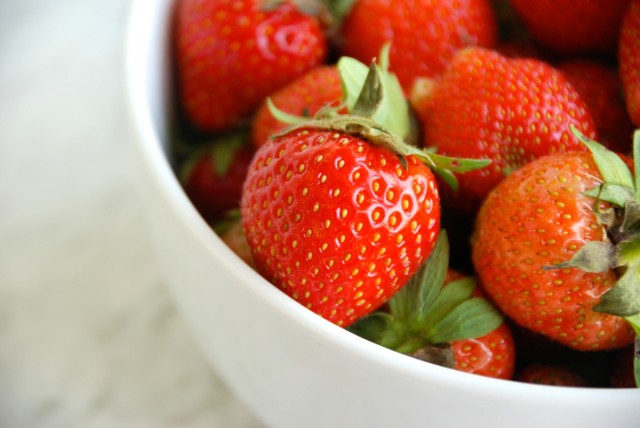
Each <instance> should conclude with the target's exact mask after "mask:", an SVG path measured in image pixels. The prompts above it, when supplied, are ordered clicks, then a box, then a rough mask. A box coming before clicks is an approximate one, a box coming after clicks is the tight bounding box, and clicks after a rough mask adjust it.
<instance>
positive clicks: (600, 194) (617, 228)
mask: <svg viewBox="0 0 640 428" xmlns="http://www.w3.org/2000/svg"><path fill="white" fill-rule="evenodd" d="M571 132H572V133H573V134H574V135H575V136H576V137H577V138H578V139H580V141H582V142H583V143H584V144H585V145H586V146H587V147H588V148H589V150H590V151H591V153H592V155H593V159H594V161H595V163H596V165H597V167H598V170H599V171H600V174H601V175H602V179H603V183H602V184H600V185H599V186H597V187H595V188H593V189H589V190H587V191H586V192H584V194H585V195H586V196H589V197H592V198H593V199H594V200H595V203H594V205H593V206H594V213H595V214H596V216H597V218H598V221H599V222H600V224H602V225H603V226H604V227H605V228H606V230H607V236H608V238H609V240H608V241H592V242H588V243H586V244H585V245H584V246H583V247H582V248H581V249H580V250H578V251H577V252H576V254H575V255H574V256H573V257H572V258H571V260H569V261H567V262H564V263H559V264H557V265H553V266H549V267H547V269H556V268H563V267H576V268H579V269H582V270H584V271H586V272H607V271H609V270H610V269H615V271H616V272H617V273H618V281H617V282H616V284H615V285H614V286H613V287H612V288H611V289H609V291H607V292H606V293H605V294H604V295H603V296H602V298H601V300H600V303H598V304H597V305H596V306H595V307H594V308H593V309H594V310H595V311H598V312H604V313H608V314H611V315H616V316H620V317H624V318H625V319H626V320H627V321H628V322H629V324H630V325H631V326H632V327H633V328H634V330H635V332H636V340H635V357H634V372H635V380H636V384H637V385H638V386H640V129H638V130H636V131H635V133H634V136H633V169H634V171H633V173H632V172H631V171H630V170H629V168H628V167H627V164H626V163H625V162H624V161H622V159H620V157H619V156H618V155H616V154H615V153H613V152H611V151H609V150H607V149H606V148H605V147H603V146H602V145H600V144H599V143H597V142H595V141H593V140H591V139H590V138H588V137H586V136H585V135H583V134H582V133H581V132H580V131H578V130H577V129H576V128H575V127H573V126H572V127H571ZM600 202H608V203H609V204H611V206H610V207H609V208H604V209H603V208H600Z"/></svg>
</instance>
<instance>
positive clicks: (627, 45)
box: [618, 0, 640, 127]
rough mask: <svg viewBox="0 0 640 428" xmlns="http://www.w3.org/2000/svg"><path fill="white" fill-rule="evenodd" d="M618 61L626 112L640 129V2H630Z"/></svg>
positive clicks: (635, 0) (623, 24)
mask: <svg viewBox="0 0 640 428" xmlns="http://www.w3.org/2000/svg"><path fill="white" fill-rule="evenodd" d="M618 60H619V63H620V76H621V78H622V84H623V87H624V93H625V97H626V101H627V110H628V111H629V115H630V116H631V120H632V121H633V123H634V124H635V125H636V126H638V127H640V0H634V1H632V2H631V4H630V6H629V10H628V11H627V14H626V15H625V18H624V21H623V23H622V30H621V32H620V44H619V50H618Z"/></svg>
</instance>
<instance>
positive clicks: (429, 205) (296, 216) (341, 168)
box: [242, 126, 440, 326]
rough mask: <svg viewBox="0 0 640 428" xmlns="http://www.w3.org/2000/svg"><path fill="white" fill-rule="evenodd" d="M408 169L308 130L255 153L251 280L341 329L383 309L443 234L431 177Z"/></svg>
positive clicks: (249, 216) (248, 213)
mask: <svg viewBox="0 0 640 428" xmlns="http://www.w3.org/2000/svg"><path fill="white" fill-rule="evenodd" d="M406 162H407V166H406V168H404V167H403V166H402V164H401V163H400V161H399V160H398V158H397V155H396V154H395V153H393V152H391V151H389V150H387V149H385V148H382V147H376V146H373V145H371V144H369V143H368V142H367V141H366V140H364V139H362V138H359V137H356V136H352V135H350V134H348V133H346V132H338V131H336V130H333V129H326V130H325V129H314V128H313V127H312V126H309V127H308V128H302V129H298V130H295V131H292V132H290V133H288V134H285V135H284V136H281V137H278V138H277V139H276V140H273V141H270V142H269V143H267V144H265V145H264V146H262V147H261V148H260V149H259V150H258V153H257V155H256V158H255V160H254V162H253V163H252V165H251V167H250V170H249V175H248V178H247V181H246V184H245V192H244V196H243V200H242V218H243V222H244V226H245V230H246V233H247V237H248V240H249V245H250V246H251V248H252V251H253V255H254V259H255V262H256V265H257V267H258V270H259V271H260V272H261V273H262V274H263V275H264V276H265V277H266V278H267V279H268V280H270V281H271V282H272V283H273V284H275V285H276V286H278V287H279V288H281V289H282V290H283V291H285V292H286V293H287V294H289V295H290V296H292V297H293V298H294V299H296V300H297V301H299V302H300V303H302V304H303V305H305V306H307V307H308V308H309V309H311V310H313V311H314V312H316V313H318V314H320V315H321V316H323V317H325V318H326V319H328V320H330V321H332V322H334V323H336V324H338V325H342V326H348V325H349V324H351V323H352V322H353V321H355V320H356V319H357V318H359V317H360V316H362V315H364V314H365V313H368V312H370V311H372V310H374V309H376V308H377V307H378V306H380V305H381V304H383V303H384V302H385V301H386V300H387V299H388V298H389V297H391V295H392V294H393V293H395V292H396V291H397V290H398V289H399V288H400V287H401V286H402V285H404V283H405V282H406V281H407V280H408V279H409V278H410V277H411V275H413V273H414V272H415V271H416V270H417V268H418V266H420V264H422V262H423V261H424V259H425V258H426V257H427V256H428V255H429V253H430V252H431V249H432V247H433V244H434V242H435V239H436V237H437V235H438V231H439V225H440V204H439V197H438V190H437V188H436V186H435V180H434V177H433V175H432V174H431V171H430V170H429V168H428V167H426V166H425V165H424V164H423V163H422V162H421V161H419V160H417V159H416V158H414V157H408V158H407V161H406Z"/></svg>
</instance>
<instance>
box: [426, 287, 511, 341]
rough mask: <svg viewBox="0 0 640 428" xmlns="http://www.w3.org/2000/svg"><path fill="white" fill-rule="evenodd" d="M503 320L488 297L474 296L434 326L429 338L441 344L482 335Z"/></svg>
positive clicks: (498, 325)
mask: <svg viewBox="0 0 640 428" xmlns="http://www.w3.org/2000/svg"><path fill="white" fill-rule="evenodd" d="M450 286H451V285H449V286H447V287H446V288H449V287H450ZM502 322H503V318H502V315H500V313H499V312H498V311H497V310H496V309H495V308H494V307H493V305H491V303H489V302H488V301H487V300H486V299H483V298H480V297H474V298H471V299H468V300H465V301H464V302H462V303H461V304H459V305H458V306H456V307H455V308H454V309H453V310H452V311H451V312H449V313H448V314H447V315H446V316H445V317H444V318H442V319H441V320H440V321H439V322H438V323H437V324H436V325H435V326H433V327H432V329H431V330H430V332H429V335H428V340H429V342H430V343H434V344H439V343H451V342H453V341H456V340H463V339H472V338H474V337H482V336H484V335H486V334H489V333H490V332H492V331H493V330H495V329H496V328H498V327H500V324H502Z"/></svg>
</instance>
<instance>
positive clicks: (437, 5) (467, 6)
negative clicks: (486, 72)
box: [341, 0, 497, 91]
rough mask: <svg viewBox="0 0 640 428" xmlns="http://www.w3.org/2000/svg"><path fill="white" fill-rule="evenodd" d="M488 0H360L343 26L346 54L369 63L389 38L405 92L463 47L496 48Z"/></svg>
mask: <svg viewBox="0 0 640 428" xmlns="http://www.w3.org/2000/svg"><path fill="white" fill-rule="evenodd" d="M490 3H491V2H490V1H486V0H454V1H450V0H435V1H434V0H394V1H390V0H359V1H357V2H356V3H355V5H354V6H353V9H352V10H351V12H350V13H349V15H347V17H346V19H345V21H344V24H343V27H342V28H343V30H342V34H341V35H342V38H343V41H344V43H343V45H342V53H343V54H344V55H348V56H352V57H354V58H356V59H359V60H360V61H362V62H364V63H365V64H366V63H368V62H370V61H371V60H372V59H373V58H376V57H378V55H379V53H380V49H381V48H382V46H383V45H384V44H385V43H386V42H388V41H391V54H390V60H391V68H392V71H394V72H395V73H396V74H397V76H398V79H399V80H400V82H401V84H402V86H403V87H404V89H405V91H409V90H410V89H411V85H412V83H413V81H414V79H415V78H416V77H434V76H437V75H439V74H440V73H442V72H443V71H444V69H445V67H446V65H447V63H448V62H449V60H450V59H451V58H452V57H453V54H454V53H455V52H456V51H457V50H458V49H460V48H462V47H465V46H485V47H493V46H494V45H495V43H496V37H497V23H496V18H495V16H494V13H493V9H492V7H491V4H490Z"/></svg>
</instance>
